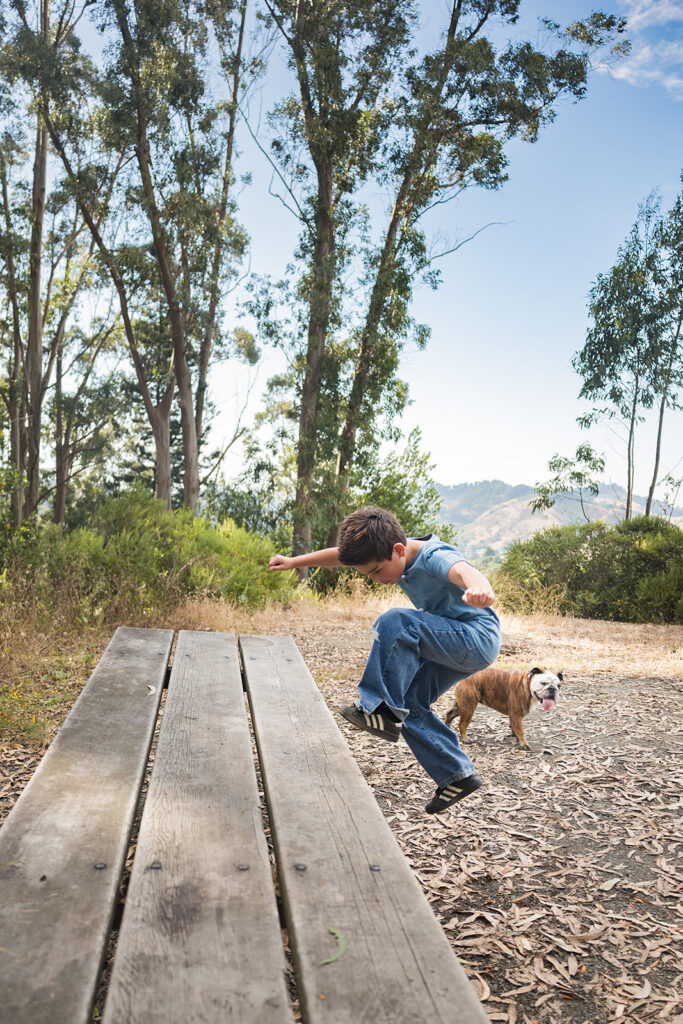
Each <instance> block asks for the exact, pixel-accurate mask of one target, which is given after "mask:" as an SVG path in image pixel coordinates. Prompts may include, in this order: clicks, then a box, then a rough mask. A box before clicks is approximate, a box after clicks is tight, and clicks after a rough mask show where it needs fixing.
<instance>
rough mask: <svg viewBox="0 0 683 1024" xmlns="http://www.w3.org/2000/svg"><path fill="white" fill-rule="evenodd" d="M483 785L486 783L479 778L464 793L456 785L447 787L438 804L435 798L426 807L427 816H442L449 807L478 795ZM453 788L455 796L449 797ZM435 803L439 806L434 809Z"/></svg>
mask: <svg viewBox="0 0 683 1024" xmlns="http://www.w3.org/2000/svg"><path fill="white" fill-rule="evenodd" d="M483 785H484V783H483V782H482V781H481V779H480V778H479V777H478V776H477V779H476V781H475V782H473V783H471V784H470V787H469V788H468V789H466V790H465V791H464V792H463V790H462V789H458V787H457V786H456V785H455V783H451V784H450V785H449V786H446V787H445V788H444V791H443V793H440V794H439V797H438V803H437V798H436V797H434V798H433V799H432V800H430V801H429V803H428V804H427V806H426V807H425V811H426V812H427V814H440V813H441V812H442V811H447V810H448V808H449V807H452V806H453V804H457V803H458V802H459V801H460V800H464V799H465V797H466V796H469V795H470V794H471V793H476V792H477V790H478V789H481V787H482V786H483ZM451 786H452V787H453V795H452V796H447V795H446V794H447V792H448V790H450V789H451ZM435 803H436V804H437V806H435V807H433V806H432V805H433V804H435Z"/></svg>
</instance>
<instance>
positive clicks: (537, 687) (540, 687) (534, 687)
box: [529, 668, 563, 711]
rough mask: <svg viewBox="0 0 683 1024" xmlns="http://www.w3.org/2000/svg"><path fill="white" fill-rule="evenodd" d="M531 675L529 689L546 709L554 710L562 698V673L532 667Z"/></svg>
mask: <svg viewBox="0 0 683 1024" xmlns="http://www.w3.org/2000/svg"><path fill="white" fill-rule="evenodd" d="M529 676H530V679H529V689H530V690H531V692H532V694H533V695H534V697H535V698H536V700H537V701H538V703H539V704H540V705H541V706H542V707H543V710H544V711H552V709H553V708H554V707H555V705H556V704H557V702H558V700H559V699H560V685H561V683H562V682H563V676H562V673H561V672H558V673H557V675H555V673H554V672H548V671H544V670H543V669H542V668H532V670H531V672H530V673H529Z"/></svg>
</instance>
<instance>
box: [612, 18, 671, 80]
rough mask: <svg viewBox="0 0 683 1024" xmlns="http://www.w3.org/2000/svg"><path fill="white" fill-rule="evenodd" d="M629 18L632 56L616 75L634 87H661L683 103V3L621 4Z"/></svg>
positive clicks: (613, 68)
mask: <svg viewBox="0 0 683 1024" xmlns="http://www.w3.org/2000/svg"><path fill="white" fill-rule="evenodd" d="M619 6H620V7H621V8H622V9H623V10H624V13H625V14H626V17H627V18H628V26H627V30H626V31H627V35H628V37H629V39H630V40H631V44H632V49H631V53H630V56H629V57H628V59H627V60H625V61H624V62H623V63H617V65H616V67H614V66H613V67H612V68H611V71H612V74H613V75H614V76H615V77H616V78H622V79H623V80H624V81H626V82H629V83H630V84H631V85H635V86H641V87H646V86H649V85H655V86H660V87H661V88H662V89H664V90H665V91H666V92H668V93H669V94H670V95H671V96H673V97H674V99H678V100H683V0H619Z"/></svg>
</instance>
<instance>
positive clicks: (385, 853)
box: [240, 636, 487, 1024]
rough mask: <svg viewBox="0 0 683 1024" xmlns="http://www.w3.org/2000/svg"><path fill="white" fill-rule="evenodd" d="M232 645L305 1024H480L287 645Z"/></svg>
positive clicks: (444, 944)
mask: <svg viewBox="0 0 683 1024" xmlns="http://www.w3.org/2000/svg"><path fill="white" fill-rule="evenodd" d="M240 646H241V651H242V660H243V663H244V670H245V675H246V680H247V689H248V692H249V699H250V703H251V708H252V719H253V723H254V730H255V733H256V739H257V744H258V751H259V758H260V762H261V769H262V773H263V779H264V785H265V790H266V796H267V801H268V809H269V814H270V820H271V827H272V830H273V836H274V841H275V847H276V851H277V861H278V869H279V872H280V881H281V885H282V889H283V895H284V900H285V910H286V914H287V922H288V927H289V930H290V938H291V940H292V945H293V953H294V958H295V969H296V972H297V980H298V985H299V996H300V998H301V1002H302V1009H303V1013H304V1020H305V1021H306V1024H323V1022H325V1024H361V1022H368V1024H369V1022H372V1024H415V1021H429V1022H430V1024H485V1022H486V1020H487V1018H486V1015H485V1014H484V1012H483V1010H482V1008H481V1006H480V1004H479V1001H478V999H477V997H476V995H475V993H474V990H473V988H472V986H471V985H470V983H469V981H468V979H467V977H466V975H465V973H464V971H463V970H462V967H461V966H460V964H459V963H458V961H457V959H456V957H455V955H454V954H453V951H452V950H451V948H450V946H449V944H448V941H447V939H446V937H445V935H444V933H443V931H442V929H441V926H440V925H439V923H438V921H437V920H436V918H435V917H434V915H433V914H432V911H431V909H430V907H429V904H428V902H427V900H426V898H425V896H424V894H423V893H422V890H421V889H420V887H419V885H418V883H417V881H416V879H415V878H414V876H413V873H412V871H411V870H410V867H409V865H408V863H407V861H406V860H405V858H404V856H403V854H402V853H401V850H400V848H399V846H398V844H397V842H396V840H395V839H394V837H393V835H392V833H391V830H390V828H389V826H388V825H387V823H386V821H385V820H384V817H383V815H382V813H381V811H380V809H379V807H378V806H377V803H376V801H375V799H374V797H373V795H372V792H371V790H370V788H369V787H368V786H367V784H366V782H365V780H364V779H363V777H362V775H361V773H360V770H359V769H358V767H357V765H356V764H355V762H354V760H353V758H352V757H351V755H350V753H349V750H348V747H347V746H346V743H345V742H344V740H343V738H342V736H341V734H340V732H339V730H338V728H337V726H336V724H335V722H334V719H333V718H332V715H331V714H330V713H329V711H328V709H327V707H326V705H325V702H324V701H323V698H322V696H321V695H320V692H319V691H318V689H317V687H316V686H315V683H314V682H313V679H312V678H311V676H310V673H309V672H308V670H307V668H306V666H305V664H304V662H303V660H302V659H301V656H300V654H299V652H298V650H297V648H296V646H295V644H294V641H293V640H292V639H291V637H259V636H242V637H241V638H240ZM330 929H334V930H335V931H336V932H337V935H333V934H332V933H331V932H330ZM339 937H341V939H343V941H344V943H345V944H346V948H345V951H344V952H343V953H342V955H341V956H339V958H338V959H336V960H334V962H332V963H328V964H322V961H324V960H326V959H329V958H330V957H333V956H334V955H335V953H337V952H338V951H339V949H340V948H341V942H340V939H339Z"/></svg>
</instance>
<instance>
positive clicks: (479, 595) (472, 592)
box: [462, 587, 496, 608]
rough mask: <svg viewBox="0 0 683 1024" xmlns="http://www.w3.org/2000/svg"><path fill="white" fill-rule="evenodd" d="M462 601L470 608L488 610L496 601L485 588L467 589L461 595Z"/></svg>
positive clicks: (490, 591)
mask: <svg viewBox="0 0 683 1024" xmlns="http://www.w3.org/2000/svg"><path fill="white" fill-rule="evenodd" d="M462 599H463V601H464V602H465V604H469V605H471V606H472V608H490V607H491V605H492V604H493V603H494V601H495V600H496V598H495V596H494V593H493V591H492V590H491V589H487V588H485V587H469V588H468V589H467V590H466V591H465V593H464V594H463V595H462Z"/></svg>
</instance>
